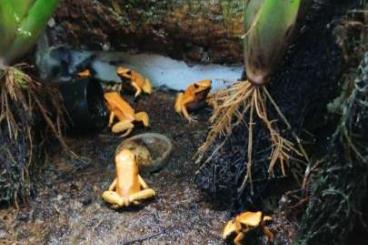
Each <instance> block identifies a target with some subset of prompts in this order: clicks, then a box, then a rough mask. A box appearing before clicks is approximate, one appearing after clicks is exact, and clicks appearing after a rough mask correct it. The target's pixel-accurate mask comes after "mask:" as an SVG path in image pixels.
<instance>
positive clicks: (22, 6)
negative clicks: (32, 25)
mask: <svg viewBox="0 0 368 245" xmlns="http://www.w3.org/2000/svg"><path fill="white" fill-rule="evenodd" d="M11 2H12V5H13V9H14V12H15V13H16V15H17V18H18V19H19V22H20V21H21V20H22V19H23V17H24V16H25V15H26V14H27V12H28V10H29V9H30V7H31V6H32V4H33V3H34V2H35V0H12V1H11Z"/></svg>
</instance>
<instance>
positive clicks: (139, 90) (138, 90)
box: [131, 82, 142, 97]
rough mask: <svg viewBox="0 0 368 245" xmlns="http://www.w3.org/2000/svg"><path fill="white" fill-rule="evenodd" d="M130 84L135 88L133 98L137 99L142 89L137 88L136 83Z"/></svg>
mask: <svg viewBox="0 0 368 245" xmlns="http://www.w3.org/2000/svg"><path fill="white" fill-rule="evenodd" d="M131 84H132V86H133V87H134V88H135V95H134V97H138V96H139V95H140V94H141V93H142V89H141V88H140V87H139V86H138V84H137V83H136V82H132V83H131Z"/></svg>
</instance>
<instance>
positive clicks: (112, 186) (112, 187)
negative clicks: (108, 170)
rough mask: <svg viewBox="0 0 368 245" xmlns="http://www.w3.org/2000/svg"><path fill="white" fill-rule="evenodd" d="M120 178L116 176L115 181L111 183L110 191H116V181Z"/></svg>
mask: <svg viewBox="0 0 368 245" xmlns="http://www.w3.org/2000/svg"><path fill="white" fill-rule="evenodd" d="M117 181H118V179H117V178H115V179H114V181H113V182H112V183H111V185H110V186H109V189H108V190H109V191H114V190H115V187H116V183H117Z"/></svg>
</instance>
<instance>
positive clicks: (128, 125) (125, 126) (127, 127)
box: [111, 120, 134, 137]
mask: <svg viewBox="0 0 368 245" xmlns="http://www.w3.org/2000/svg"><path fill="white" fill-rule="evenodd" d="M133 128H134V124H133V123H132V122H130V121H127V120H122V121H120V122H118V123H116V124H115V125H114V126H113V127H112V128H111V130H112V132H113V133H123V132H125V133H124V134H123V135H122V137H125V136H127V135H129V134H130V133H131V132H132V130H133Z"/></svg>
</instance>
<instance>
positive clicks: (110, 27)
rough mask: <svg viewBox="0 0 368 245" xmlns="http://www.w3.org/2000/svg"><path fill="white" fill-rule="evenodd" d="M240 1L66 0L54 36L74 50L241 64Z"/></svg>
mask: <svg viewBox="0 0 368 245" xmlns="http://www.w3.org/2000/svg"><path fill="white" fill-rule="evenodd" d="M243 5H244V4H243V2H242V1H238V0H212V1H201V0H160V1H155V0H140V1H138V0H111V1H98V0H80V1H73V0H62V1H60V5H59V8H58V10H57V11H56V14H55V21H56V25H55V26H54V28H52V30H51V33H52V37H53V40H54V43H55V42H56V43H59V44H60V43H64V44H65V43H67V44H69V45H71V46H72V47H79V48H88V49H97V50H98V49H112V50H121V51H124V50H126V51H137V52H142V51H143V52H144V51H148V52H156V53H161V54H165V55H169V56H171V57H173V58H178V59H185V60H190V61H200V62H211V63H237V62H241V61H242V60H243V58H242V57H243V54H242V44H241V35H242V34H243V25H242V18H243V17H242V14H243V8H244V6H243Z"/></svg>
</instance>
